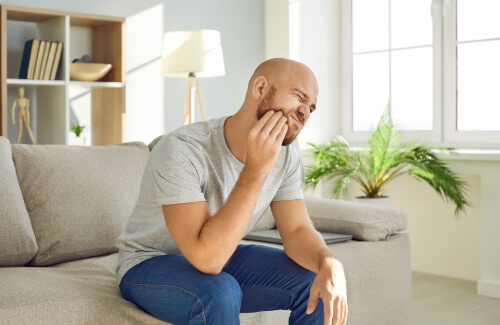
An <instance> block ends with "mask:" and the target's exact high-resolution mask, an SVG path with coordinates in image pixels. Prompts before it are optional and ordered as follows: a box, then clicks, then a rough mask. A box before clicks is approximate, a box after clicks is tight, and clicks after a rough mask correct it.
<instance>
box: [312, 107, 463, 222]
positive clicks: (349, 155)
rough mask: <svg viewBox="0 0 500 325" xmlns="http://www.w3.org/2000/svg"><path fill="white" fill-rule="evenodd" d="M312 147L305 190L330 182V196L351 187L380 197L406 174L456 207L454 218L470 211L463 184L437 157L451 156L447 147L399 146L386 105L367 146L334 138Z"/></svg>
mask: <svg viewBox="0 0 500 325" xmlns="http://www.w3.org/2000/svg"><path fill="white" fill-rule="evenodd" d="M308 144H309V145H310V146H312V147H313V157H314V160H315V164H314V165H311V166H307V167H306V176H305V186H306V188H313V189H314V188H315V187H316V186H317V185H318V183H319V181H321V180H331V181H333V182H334V183H333V189H332V196H334V197H337V198H338V197H339V196H340V194H347V186H348V185H349V183H350V182H351V181H354V182H356V183H357V184H358V185H359V186H360V189H361V191H362V192H363V194H364V195H365V196H366V197H368V198H380V197H383V196H384V187H385V185H386V184H387V183H388V182H390V181H391V180H393V179H395V178H396V177H398V176H401V175H403V174H408V175H410V176H412V177H413V178H415V179H417V180H423V181H425V182H426V183H427V184H429V185H430V186H431V187H432V188H433V189H434V190H435V191H436V192H437V193H439V195H440V196H441V197H442V198H443V199H445V200H447V201H451V202H453V203H454V204H455V216H457V215H458V214H460V213H462V212H464V211H465V207H466V206H470V203H469V202H468V199H467V197H466V193H467V184H466V183H465V182H464V181H463V180H462V179H461V178H460V177H459V176H458V175H456V174H455V173H454V172H453V171H452V170H451V169H450V168H449V167H448V166H447V165H446V164H445V163H444V162H443V161H442V160H441V159H439V157H438V156H437V153H451V152H453V149H452V148H443V147H437V146H429V145H424V144H418V143H416V142H413V143H409V144H404V143H403V141H402V135H401V134H400V133H398V132H397V131H396V130H395V127H394V123H393V121H392V119H391V114H390V106H389V105H388V107H387V109H386V110H385V112H384V114H383V115H382V117H381V119H380V122H379V123H378V125H377V127H376V129H375V130H374V131H372V133H371V135H370V139H369V141H368V142H367V144H366V147H365V148H363V149H360V150H356V149H353V148H351V147H350V146H349V144H348V143H347V141H345V139H343V138H342V137H340V136H338V137H336V138H335V139H334V140H332V141H330V142H328V143H326V144H321V145H316V144H314V143H308Z"/></svg>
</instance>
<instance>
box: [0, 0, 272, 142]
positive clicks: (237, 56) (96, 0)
mask: <svg viewBox="0 0 500 325" xmlns="http://www.w3.org/2000/svg"><path fill="white" fill-rule="evenodd" d="M0 4H11V5H18V6H26V7H34V8H45V9H53V10H62V11H70V12H81V13H89V14H99V15H109V16H119V17H126V18H127V21H126V63H127V64H126V69H127V85H126V96H127V98H126V105H127V106H126V111H127V125H126V135H127V138H126V140H127V141H135V140H139V141H144V142H149V141H151V140H152V139H153V138H154V137H156V136H157V135H160V134H163V133H168V132H170V131H172V130H174V129H176V128H177V127H180V126H182V123H183V112H184V103H185V98H186V97H185V96H186V87H187V79H183V78H165V77H163V76H162V75H161V74H160V57H161V50H162V37H163V33H164V32H166V31H172V30H186V29H202V28H203V29H216V30H218V31H220V33H221V39H222V48H223V53H224V61H225V68H226V75H225V76H223V77H218V78H209V79H200V90H201V94H202V99H203V106H204V108H205V115H206V118H207V119H210V118H214V117H219V116H224V115H231V114H233V113H234V112H236V111H237V110H238V109H239V108H240V105H241V104H242V102H243V99H244V95H245V91H246V87H247V82H248V79H249V78H250V76H251V74H252V73H253V70H254V69H255V68H256V67H257V65H258V64H259V63H261V62H262V61H263V60H264V58H265V52H264V51H265V44H264V1H263V0H252V1H232V0H211V1H205V0H183V1H177V0H142V1H136V0H106V1H103V0H87V1H59V0H43V1H41V0H3V1H0Z"/></svg>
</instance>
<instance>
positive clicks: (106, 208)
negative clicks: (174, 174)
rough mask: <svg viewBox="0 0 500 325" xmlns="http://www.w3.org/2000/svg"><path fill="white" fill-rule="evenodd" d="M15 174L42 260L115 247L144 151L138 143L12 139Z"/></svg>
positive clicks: (69, 257)
mask: <svg viewBox="0 0 500 325" xmlns="http://www.w3.org/2000/svg"><path fill="white" fill-rule="evenodd" d="M12 155H13V161H14V165H15V168H16V173H17V179H18V182H19V185H20V188H21V192H22V195H23V197H24V203H25V205H26V208H27V211H28V214H29V217H30V219H31V225H32V227H33V230H34V233H35V236H36V241H37V244H38V251H37V252H36V255H35V256H34V258H33V260H32V261H31V264H32V265H35V266H46V265H51V264H55V263H61V262H66V261H71V260H75V259H80V258H86V257H91V256H98V255H103V254H109V253H112V252H116V251H117V249H116V248H115V241H116V239H117V238H118V236H119V235H120V234H121V233H122V232H123V230H124V228H125V224H126V222H127V220H128V218H129V216H130V213H131V212H132V209H133V207H134V205H135V202H136V200H137V197H138V194H139V188H140V182H141V179H142V174H143V171H144V167H145V165H146V162H147V159H148V157H149V150H148V147H147V146H146V145H145V144H143V143H127V144H120V145H112V146H91V147H76V146H64V145H12Z"/></svg>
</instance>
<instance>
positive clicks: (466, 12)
mask: <svg viewBox="0 0 500 325" xmlns="http://www.w3.org/2000/svg"><path fill="white" fill-rule="evenodd" d="M499 15H500V1H499V0H457V40H458V41H459V42H460V41H468V40H478V39H488V38H499V37H500V19H499Z"/></svg>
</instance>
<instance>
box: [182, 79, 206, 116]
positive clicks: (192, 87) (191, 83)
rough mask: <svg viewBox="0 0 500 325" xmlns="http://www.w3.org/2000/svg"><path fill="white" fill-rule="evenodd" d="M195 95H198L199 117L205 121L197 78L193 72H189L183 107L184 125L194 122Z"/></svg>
mask: <svg viewBox="0 0 500 325" xmlns="http://www.w3.org/2000/svg"><path fill="white" fill-rule="evenodd" d="M195 96H196V97H198V106H199V107H200V118H201V120H202V121H205V112H204V111H203V104H202V102H201V93H200V87H199V85H198V78H196V75H195V74H194V73H193V72H190V73H189V76H188V86H187V93H186V107H185V108H184V125H186V124H189V123H194V111H195V106H196V103H195Z"/></svg>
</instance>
